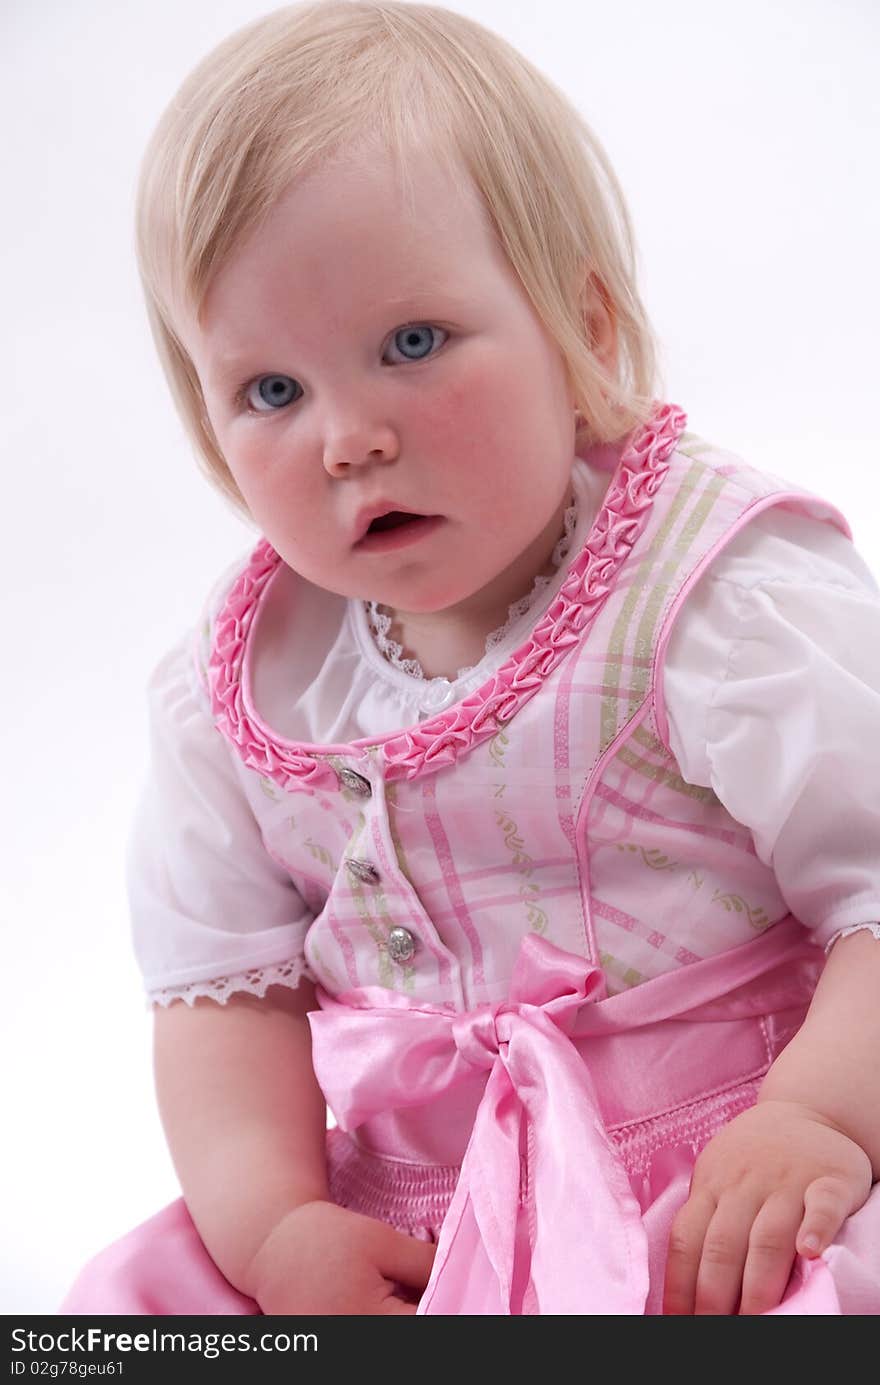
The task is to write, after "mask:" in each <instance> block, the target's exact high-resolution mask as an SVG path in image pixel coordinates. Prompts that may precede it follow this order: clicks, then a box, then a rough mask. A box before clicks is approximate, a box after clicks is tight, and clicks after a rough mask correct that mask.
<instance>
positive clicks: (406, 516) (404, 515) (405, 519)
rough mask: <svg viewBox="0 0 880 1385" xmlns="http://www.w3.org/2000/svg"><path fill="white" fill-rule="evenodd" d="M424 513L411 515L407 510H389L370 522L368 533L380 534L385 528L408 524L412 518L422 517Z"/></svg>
mask: <svg viewBox="0 0 880 1385" xmlns="http://www.w3.org/2000/svg"><path fill="white" fill-rule="evenodd" d="M424 518H425V516H424V515H412V514H410V513H409V512H408V511H407V510H390V511H389V512H388V514H387V515H379V516H378V518H377V519H374V520H373V522H372V523H371V525H370V527H369V529H368V530H367V533H368V534H381V533H382V532H384V530H386V529H398V528H399V527H400V525H401V524H409V522H410V520H412V519H424Z"/></svg>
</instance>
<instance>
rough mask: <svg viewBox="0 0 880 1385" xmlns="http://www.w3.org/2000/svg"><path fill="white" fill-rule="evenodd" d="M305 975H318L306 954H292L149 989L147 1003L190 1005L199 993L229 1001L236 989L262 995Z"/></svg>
mask: <svg viewBox="0 0 880 1385" xmlns="http://www.w3.org/2000/svg"><path fill="white" fill-rule="evenodd" d="M303 978H305V979H306V980H308V981H314V979H315V978H314V976H313V975H312V973H311V972H310V971H309V968H308V966H307V965H306V959H305V958H304V957H292V958H290V959H289V960H288V961H286V962H274V963H273V964H272V966H269V967H249V968H248V970H247V971H240V972H236V973H235V974H234V975H232V976H214V977H212V978H211V980H210V981H188V982H186V983H185V984H184V985H182V986H161V987H159V988H158V989H156V990H153V991H150V992H149V993H148V996H147V1003H148V1004H150V1005H161V1006H162V1007H163V1008H165V1007H166V1006H168V1005H170V1004H171V1002H172V1000H185V1001H186V1003H187V1005H192V1004H193V1002H194V1001H196V1000H198V998H199V996H206V997H207V998H208V999H210V1000H216V1001H218V1002H219V1004H220V1005H225V1004H226V1002H227V1000H228V999H229V997H230V996H231V995H234V994H235V993H236V992H244V993H245V994H246V995H255V996H261V997H262V996H264V995H265V994H266V991H267V990H268V988H269V987H270V986H289V987H290V988H291V990H295V989H296V987H297V986H298V985H299V983H300V981H301V980H302V979H303Z"/></svg>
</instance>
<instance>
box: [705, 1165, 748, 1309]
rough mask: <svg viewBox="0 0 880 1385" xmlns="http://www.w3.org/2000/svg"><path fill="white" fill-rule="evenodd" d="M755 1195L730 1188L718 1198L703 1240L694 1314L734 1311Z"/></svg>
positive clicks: (746, 1248) (741, 1277)
mask: <svg viewBox="0 0 880 1385" xmlns="http://www.w3.org/2000/svg"><path fill="white" fill-rule="evenodd" d="M758 1208H759V1204H758V1203H757V1202H756V1201H755V1199H754V1197H750V1196H748V1195H746V1194H745V1193H743V1192H741V1191H739V1190H736V1189H733V1190H731V1191H729V1192H727V1193H725V1194H724V1195H723V1196H722V1197H721V1199H720V1200H719V1203H718V1206H717V1207H716V1209H715V1214H714V1216H713V1217H712V1220H711V1221H710V1223H709V1225H708V1226H707V1228H706V1235H705V1238H704V1240H703V1249H702V1253H701V1255H700V1266H699V1270H698V1271H697V1287H696V1293H695V1296H694V1313H695V1314H697V1315H698V1316H701V1317H702V1316H707V1315H709V1314H714V1315H716V1316H717V1315H723V1316H729V1315H730V1314H732V1313H735V1312H736V1309H737V1304H738V1303H739V1297H740V1290H741V1288H742V1279H743V1268H744V1266H745V1263H746V1257H747V1255H748V1250H749V1234H750V1232H751V1229H752V1224H753V1222H754V1220H755V1217H756V1215H757V1213H758Z"/></svg>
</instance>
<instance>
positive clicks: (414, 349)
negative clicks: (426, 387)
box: [392, 322, 449, 361]
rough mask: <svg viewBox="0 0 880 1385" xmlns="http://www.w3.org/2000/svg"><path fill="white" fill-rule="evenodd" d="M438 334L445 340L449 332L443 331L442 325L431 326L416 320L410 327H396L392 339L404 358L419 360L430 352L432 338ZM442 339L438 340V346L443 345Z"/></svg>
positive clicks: (432, 343) (432, 342)
mask: <svg viewBox="0 0 880 1385" xmlns="http://www.w3.org/2000/svg"><path fill="white" fill-rule="evenodd" d="M438 335H440V336H442V338H443V341H445V340H446V338H447V337H448V335H449V333H448V332H446V331H444V329H443V328H442V327H431V326H428V325H427V324H425V323H421V322H417V323H415V325H413V326H411V327H400V328H398V330H397V331H396V332H395V333H394V336H393V337H392V341H393V343H394V345H395V346H396V347H397V349H398V351H401V352H402V353H403V357H404V360H407V361H421V360H423V359H424V358H425V356H428V355H430V354H431V350H432V347H433V345H434V341H433V340H432V339H436V337H437V336H438ZM443 341H441V342H440V346H442V345H443ZM410 353H411V354H410Z"/></svg>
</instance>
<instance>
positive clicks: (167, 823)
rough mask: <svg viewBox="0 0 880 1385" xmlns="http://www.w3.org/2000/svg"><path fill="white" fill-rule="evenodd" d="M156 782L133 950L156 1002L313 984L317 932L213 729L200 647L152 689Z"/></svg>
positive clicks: (139, 838) (131, 861)
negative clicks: (311, 958)
mask: <svg viewBox="0 0 880 1385" xmlns="http://www.w3.org/2000/svg"><path fill="white" fill-rule="evenodd" d="M148 700H149V711H150V743H151V771H150V776H149V780H148V782H147V785H146V787H145V790H144V792H143V795H142V798H141V801H140V804H139V807H138V810H137V813H136V816H135V820H134V824H133V829H132V832H131V834H130V838H129V847H128V854H127V879H128V894H129V904H130V910H131V923H132V931H133V941H134V950H135V955H136V957H137V960H138V963H139V965H140V968H141V972H142V975H143V980H144V986H145V988H146V992H147V996H148V999H149V1000H150V1001H151V1002H153V1003H156V1004H160V1005H167V1004H168V1003H169V1002H170V1001H172V1000H174V999H177V998H181V999H184V1000H186V1001H187V1002H189V1003H190V1004H191V1003H192V1002H193V1000H195V998H196V997H197V996H201V995H205V996H211V997H212V998H214V999H216V1000H219V1001H221V1002H222V1001H225V1000H226V998H227V996H228V995H230V994H231V993H232V992H233V991H246V992H250V993H251V994H255V995H263V994H264V993H265V991H266V988H267V986H269V985H272V984H284V985H288V986H295V985H297V984H298V982H299V980H300V978H301V976H303V975H308V974H309V973H308V970H307V968H306V966H305V962H304V958H303V945H304V941H305V935H306V932H307V930H308V928H309V925H310V924H311V922H312V915H311V914H310V912H309V911H308V909H307V908H306V906H305V904H304V902H303V900H302V898H301V896H300V894H299V893H298V891H297V890H296V888H295V886H294V885H293V883H292V881H291V879H290V877H289V876H288V875H287V874H286V872H285V871H284V870H283V869H282V868H281V867H280V866H278V865H277V864H276V862H275V861H273V860H272V858H271V857H270V856H269V855H268V853H267V851H266V849H265V847H264V845H263V842H262V838H261V835H260V830H259V827H258V824H257V821H256V819H255V817H254V814H253V812H252V810H251V807H250V805H249V803H248V801H247V798H246V796H245V794H244V791H243V788H242V786H241V784H240V782H239V779H238V772H237V768H236V765H235V763H234V761H233V757H232V754H231V752H230V751H229V749H228V748H227V746H226V743H225V742H224V740H223V738H222V736H221V735H220V734H219V733H218V732H217V730H216V729H215V727H214V725H213V721H212V719H211V715H210V710H209V707H208V703H207V698H206V694H205V692H204V690H203V688H202V687H201V686H200V684H199V680H198V677H197V674H196V671H195V665H194V660H193V648H192V640H191V639H189V638H188V639H186V640H183V641H181V642H180V644H178V645H177V646H176V647H175V648H174V649H173V650H171V651H170V653H169V654H167V655H166V656H165V658H164V659H162V660H161V662H160V663H159V665H158V666H157V668H156V669H155V671H154V673H153V675H152V677H151V679H150V681H149V685H148Z"/></svg>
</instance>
